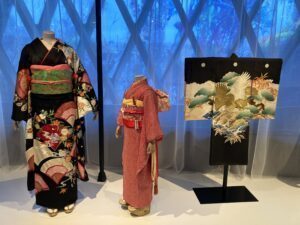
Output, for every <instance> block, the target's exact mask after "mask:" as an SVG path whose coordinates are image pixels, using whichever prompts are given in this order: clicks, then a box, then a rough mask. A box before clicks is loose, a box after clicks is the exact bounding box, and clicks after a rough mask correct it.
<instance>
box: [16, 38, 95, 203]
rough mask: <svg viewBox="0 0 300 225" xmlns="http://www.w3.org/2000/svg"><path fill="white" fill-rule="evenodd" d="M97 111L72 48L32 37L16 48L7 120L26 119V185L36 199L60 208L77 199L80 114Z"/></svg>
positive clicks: (85, 177)
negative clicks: (17, 57)
mask: <svg viewBox="0 0 300 225" xmlns="http://www.w3.org/2000/svg"><path fill="white" fill-rule="evenodd" d="M92 111H93V112H96V111H98V103H97V99H96V95H95V92H94V89H93V87H92V85H91V83H90V80H89V77H88V74H87V73H86V71H85V69H84V67H83V65H82V64H81V62H80V60H79V58H78V56H77V54H76V52H75V51H74V50H73V48H71V47H70V46H68V45H67V44H65V43H63V42H61V41H59V40H57V41H56V42H55V44H54V45H53V47H52V48H51V49H50V50H48V49H47V48H46V47H45V46H44V45H43V43H42V41H41V40H40V39H38V38H36V39H35V40H33V41H32V42H31V43H30V44H27V45H26V46H25V47H24V48H23V50H22V53H21V58H20V62H19V68H18V73H17V82H16V89H15V96H14V103H13V112H12V119H13V120H15V121H25V122H26V159H27V162H28V178H27V186H28V189H29V190H33V189H34V190H35V193H36V203H37V204H38V205H41V206H44V207H47V208H63V207H64V206H66V205H68V204H71V203H74V202H75V201H76V200H77V178H80V179H81V180H83V181H87V180H88V175H87V173H86V170H85V167H84V164H85V149H84V141H83V137H84V131H85V126H84V116H85V115H86V114H87V113H88V112H92Z"/></svg>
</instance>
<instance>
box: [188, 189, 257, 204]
mask: <svg viewBox="0 0 300 225" xmlns="http://www.w3.org/2000/svg"><path fill="white" fill-rule="evenodd" d="M193 190H194V192H195V194H196V196H197V198H198V200H199V202H200V204H212V203H230V202H257V201H258V200H257V199H256V198H255V197H254V195H252V194H251V192H250V191H249V190H248V189H247V188H246V187H245V186H231V187H226V188H223V187H208V188H193Z"/></svg>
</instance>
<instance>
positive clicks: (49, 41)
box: [13, 30, 98, 130]
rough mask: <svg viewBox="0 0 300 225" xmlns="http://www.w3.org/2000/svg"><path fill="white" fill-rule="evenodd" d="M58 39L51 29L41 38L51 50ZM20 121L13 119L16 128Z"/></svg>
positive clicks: (96, 116)
mask: <svg viewBox="0 0 300 225" xmlns="http://www.w3.org/2000/svg"><path fill="white" fill-rule="evenodd" d="M56 41H57V39H56V38H55V33H54V32H53V31H50V30H46V31H44V32H43V36H42V38H41V42H42V43H43V45H44V46H45V47H46V48H47V49H48V51H50V50H51V48H52V47H53V46H54V45H55V43H56ZM97 118H98V111H97V112H94V117H93V120H96V119H97ZM19 124H20V121H13V128H14V130H17V129H18V128H19Z"/></svg>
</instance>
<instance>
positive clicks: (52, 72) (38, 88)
mask: <svg viewBox="0 0 300 225" xmlns="http://www.w3.org/2000/svg"><path fill="white" fill-rule="evenodd" d="M30 69H31V72H32V75H31V93H33V94H66V93H72V90H73V84H72V74H73V71H72V70H71V68H70V67H69V65H67V64H61V65H57V66H44V65H32V66H31V67H30Z"/></svg>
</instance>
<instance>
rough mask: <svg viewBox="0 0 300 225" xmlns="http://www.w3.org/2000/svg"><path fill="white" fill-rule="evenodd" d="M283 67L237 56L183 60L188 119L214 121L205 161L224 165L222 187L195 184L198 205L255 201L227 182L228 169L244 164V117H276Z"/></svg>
mask: <svg viewBox="0 0 300 225" xmlns="http://www.w3.org/2000/svg"><path fill="white" fill-rule="evenodd" d="M281 65H282V60H281V59H271V58H239V57H237V55H235V54H232V55H231V57H229V58H224V57H207V58H186V59H185V84H186V87H185V96H186V101H185V113H186V114H185V115H186V120H207V119H212V120H214V122H215V123H212V124H213V126H212V129H211V139H210V158H209V164H210V165H224V174H223V186H221V187H207V188H193V190H194V192H195V194H196V196H197V198H198V200H199V201H200V203H201V204H210V203H229V202H253V201H258V200H257V199H256V198H255V197H254V196H253V195H252V194H251V193H250V191H249V190H248V189H247V188H246V187H244V186H231V187H228V186H227V181H228V167H229V165H247V164H248V145H249V124H248V121H249V120H250V119H252V118H254V119H270V118H275V117H274V116H275V114H274V113H275V109H276V102H277V95H278V87H279V79H280V70H281ZM249 80H251V83H250V84H249V83H248V82H249ZM212 86H214V88H215V89H213V88H212ZM241 88H242V89H241ZM213 90H214V91H213ZM212 96H214V97H213V98H212ZM222 107H223V111H222V110H221V108H222ZM226 108H229V110H228V111H226V110H225V109H226ZM224 110H225V111H224ZM195 111H196V112H197V113H198V114H197V113H195ZM235 113H236V114H235ZM214 117H215V119H214ZM234 118H235V119H234ZM241 132H242V135H241Z"/></svg>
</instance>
